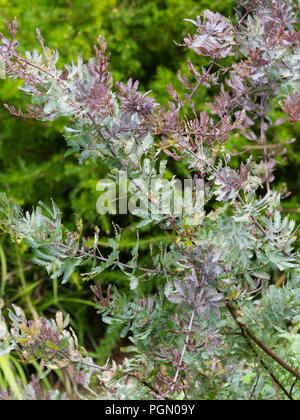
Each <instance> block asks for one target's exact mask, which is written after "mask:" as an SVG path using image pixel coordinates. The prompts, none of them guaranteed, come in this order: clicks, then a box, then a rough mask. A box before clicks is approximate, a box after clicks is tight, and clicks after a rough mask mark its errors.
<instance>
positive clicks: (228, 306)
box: [226, 302, 300, 379]
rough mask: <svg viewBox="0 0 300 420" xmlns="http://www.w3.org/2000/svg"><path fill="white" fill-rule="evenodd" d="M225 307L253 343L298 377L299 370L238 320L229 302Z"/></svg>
mask: <svg viewBox="0 0 300 420" xmlns="http://www.w3.org/2000/svg"><path fill="white" fill-rule="evenodd" d="M226 307H227V309H228V310H229V312H230V313H231V315H232V317H233V318H234V320H235V322H236V324H237V325H238V326H239V327H240V328H241V330H242V331H243V333H244V334H246V335H247V336H248V337H249V338H250V339H251V340H252V341H254V342H255V344H256V345H257V346H258V347H260V348H261V349H262V350H263V351H264V352H265V353H266V354H267V355H268V356H270V357H271V358H272V359H273V360H275V362H277V363H278V364H279V365H280V366H282V367H283V368H284V369H285V370H287V371H288V372H290V373H291V374H292V375H294V376H295V377H296V378H297V379H300V372H298V371H297V370H296V369H294V368H293V367H292V366H290V365H289V364H287V363H286V362H285V361H284V360H282V359H281V358H280V357H279V356H278V355H277V354H276V353H274V352H273V350H271V349H269V347H267V346H266V345H265V344H264V343H263V342H262V341H261V340H259V338H257V337H256V336H255V335H254V334H252V333H251V332H250V331H249V329H248V328H247V327H246V326H245V325H244V324H242V323H241V322H240V321H238V313H237V311H236V309H235V308H234V307H233V306H232V305H231V304H230V303H229V302H227V304H226Z"/></svg>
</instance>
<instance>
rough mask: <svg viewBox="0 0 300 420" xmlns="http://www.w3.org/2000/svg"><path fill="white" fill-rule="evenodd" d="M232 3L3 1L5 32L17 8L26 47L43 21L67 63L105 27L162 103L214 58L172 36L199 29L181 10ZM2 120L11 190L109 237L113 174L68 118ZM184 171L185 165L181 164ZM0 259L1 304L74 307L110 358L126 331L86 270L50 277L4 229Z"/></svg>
mask: <svg viewBox="0 0 300 420" xmlns="http://www.w3.org/2000/svg"><path fill="white" fill-rule="evenodd" d="M234 7H235V1H234V0H147V1H146V0H123V1H119V0H85V1H83V0H39V1H38V2H37V1H36V0H23V1H22V2H21V1H20V0H0V14H1V21H0V31H1V32H4V33H5V31H6V29H5V20H6V19H10V20H11V19H13V18H14V16H16V17H17V19H18V21H19V25H20V26H19V29H20V30H19V35H18V40H19V41H20V43H21V48H22V50H25V49H26V50H33V49H34V48H36V47H38V43H37V40H36V36H35V28H36V27H38V28H39V29H40V30H41V32H42V34H43V36H44V38H45V43H46V44H47V45H48V46H49V47H50V48H55V49H57V50H58V51H59V53H60V63H61V65H63V64H64V63H66V62H69V61H71V60H72V59H73V60H76V57H77V56H78V55H81V56H82V57H83V59H84V60H87V59H88V58H89V57H90V56H92V54H93V48H92V47H93V44H94V43H95V41H96V39H97V37H98V35H99V34H102V35H104V36H105V37H106V40H107V43H108V49H109V51H111V53H112V57H111V69H112V71H113V75H114V80H122V81H127V79H128V78H129V77H133V78H134V79H138V80H140V82H141V85H140V87H141V89H142V90H143V91H147V90H149V89H152V90H153V96H155V97H156V98H157V100H158V102H160V103H163V104H166V103H167V100H168V96H167V95H166V86H167V84H169V83H171V82H172V84H173V85H174V86H175V87H176V88H177V89H178V90H180V89H181V87H180V84H179V83H178V81H177V71H178V69H181V70H182V72H184V71H185V69H186V60H187V58H191V59H192V61H193V63H194V64H196V65H197V66H201V65H205V64H206V63H207V60H206V59H204V58H201V57H199V56H195V55H194V54H192V53H191V52H190V51H187V50H186V49H183V48H179V47H178V46H176V45H175V43H174V42H173V40H175V41H177V42H181V41H182V39H183V37H184V36H185V35H186V33H187V32H188V31H189V30H193V29H192V28H191V24H190V23H188V22H185V21H184V20H183V19H184V18H195V17H196V16H197V15H198V14H200V13H201V12H203V11H204V10H205V9H207V8H209V9H211V10H212V11H214V12H216V11H218V12H220V13H222V14H224V15H225V16H232V15H233V14H234ZM208 95H209V92H207V91H206V89H202V90H200V92H199V94H198V97H197V98H198V101H199V108H200V109H201V108H203V107H204V106H205V102H208V101H209V97H208ZM27 101H28V98H27V97H26V96H25V95H23V94H22V93H21V92H20V91H19V90H18V82H16V81H11V80H1V81H0V102H1V103H8V104H14V105H15V106H16V107H18V106H21V107H22V106H23V105H24V104H26V103H27ZM278 114H280V113H279V112H278ZM0 121H1V130H0V191H5V192H6V193H7V195H8V196H9V197H10V198H13V199H15V200H16V201H17V202H18V203H19V204H20V205H21V206H23V207H24V208H25V209H31V208H32V206H33V205H35V204H37V202H38V201H39V200H42V201H44V202H46V203H49V201H50V198H53V199H54V200H55V202H56V203H57V205H58V206H59V208H60V209H61V210H62V212H63V216H64V220H65V221H66V222H67V224H69V225H70V227H72V225H73V223H74V220H75V218H76V214H78V215H80V216H81V217H82V218H83V220H84V223H85V224H86V226H87V227H86V229H87V233H89V230H90V231H91V232H92V229H93V227H95V226H96V225H97V226H99V227H100V229H101V231H102V232H103V245H105V236H107V235H109V234H110V233H111V231H112V225H111V220H110V219H109V218H108V217H103V216H102V217H100V216H99V215H98V214H97V213H96V208H95V205H96V200H97V197H98V195H97V193H96V183H97V181H98V180H99V179H101V178H103V177H105V174H106V168H105V167H103V166H101V164H100V165H98V166H88V165H83V166H79V165H78V163H77V160H76V157H73V156H68V157H66V156H65V151H66V147H65V141H64V138H63V137H62V134H61V129H62V126H63V124H64V121H56V122H54V123H51V124H50V123H39V122H37V121H33V120H21V119H17V118H15V117H12V116H10V115H9V114H8V113H7V112H6V111H5V110H4V109H3V107H1V108H0ZM275 134H276V135H277V136H278V137H279V138H280V139H288V138H291V137H296V138H297V137H298V136H299V127H296V126H294V127H290V126H289V125H288V124H287V125H284V126H282V127H280V128H279V129H278V130H277V132H276V133H275ZM246 143H247V141H245V140H243V139H241V138H240V137H235V138H233V139H232V144H233V145H234V147H237V148H240V147H241V145H242V144H246ZM298 150H299V144H297V143H295V144H293V145H291V146H288V152H287V156H288V160H287V161H286V162H285V163H284V164H283V165H282V166H280V167H279V169H278V170H277V175H278V179H279V181H280V183H286V184H287V186H288V187H289V190H290V191H291V192H292V195H291V197H290V198H288V199H287V200H286V202H285V204H284V211H285V212H293V213H294V215H295V216H296V217H297V212H298V211H300V204H299V203H300V194H299V189H298V185H299V174H298V164H299V153H298ZM236 163H237V162H236ZM177 170H178V171H180V167H179V168H177ZM298 220H300V219H299V217H298ZM117 221H118V220H117ZM121 222H122V223H123V225H124V224H125V225H126V226H127V228H126V229H125V231H124V240H123V242H122V247H123V248H124V255H126V254H127V253H128V251H129V249H130V246H131V245H133V244H134V240H135V237H134V229H133V225H134V223H135V222H136V220H134V219H132V218H131V217H130V216H128V218H127V219H126V220H122V221H121ZM120 224H121V223H120ZM143 235H144V236H143V239H142V241H141V246H142V248H143V247H144V248H145V249H149V248H148V246H149V242H153V243H155V242H159V241H160V240H162V241H163V242H165V243H167V242H168V241H171V240H173V239H174V238H173V237H172V234H171V233H168V235H166V234H162V233H161V232H159V231H158V230H157V231H156V230H153V229H152V230H151V229H150V228H149V227H148V228H144V232H143ZM145 258H146V257H145ZM0 261H1V273H2V274H1V276H2V277H1V279H2V284H3V282H4V281H5V287H2V296H0V298H2V301H0V306H3V305H4V307H6V306H7V305H8V304H10V303H15V304H18V305H20V306H21V307H22V308H23V309H24V310H25V311H26V312H27V313H29V314H30V312H33V311H37V312H38V313H40V314H46V315H50V314H52V313H53V312H55V311H56V310H57V309H61V310H63V311H64V312H68V313H70V315H71V318H72V323H73V326H74V327H75V329H76V332H77V333H78V335H79V338H80V342H81V344H83V343H84V344H85V345H86V346H87V347H88V348H89V350H90V351H91V354H92V355H93V356H94V357H95V358H96V359H97V362H99V363H103V362H105V360H106V359H107V357H108V356H109V355H110V354H111V351H113V349H114V348H116V347H117V345H118V336H117V335H116V334H115V335H111V334H105V331H104V330H103V326H102V325H101V323H100V321H99V319H98V317H97V315H96V313H95V310H94V308H93V305H94V304H93V300H92V294H91V292H90V290H89V285H88V284H83V283H82V282H81V278H80V275H79V273H74V274H73V275H72V278H71V281H70V283H69V284H67V285H64V286H60V285H58V284H57V282H53V283H52V281H50V280H49V278H48V277H47V274H46V273H45V272H44V271H43V270H42V269H40V268H38V267H36V266H33V265H32V264H31V263H30V254H29V253H28V250H27V248H26V246H25V245H24V244H12V243H11V242H10V241H9V240H8V238H7V237H6V236H5V235H0ZM126 281H127V282H128V280H126V279H124V278H123V277H122V275H121V274H120V273H117V272H109V273H105V274H103V275H102V277H101V282H102V283H105V284H107V283H108V282H114V283H116V284H117V285H118V286H120V287H122V284H123V283H124V282H126ZM153 286H154V285H153V282H151V284H145V290H147V288H148V289H150V288H152V287H153ZM12 362H13V364H12V365H11V368H13V369H15V370H16V372H19V373H18V374H19V375H21V376H20V377H21V378H23V380H24V381H25V377H24V376H22V372H23V371H24V369H27V368H24V367H21V366H20V365H19V364H18V362H17V360H12ZM1 381H2V385H3V386H4V385H5V384H6V382H5V381H6V379H5V377H4V375H2V374H1V368H0V386H1Z"/></svg>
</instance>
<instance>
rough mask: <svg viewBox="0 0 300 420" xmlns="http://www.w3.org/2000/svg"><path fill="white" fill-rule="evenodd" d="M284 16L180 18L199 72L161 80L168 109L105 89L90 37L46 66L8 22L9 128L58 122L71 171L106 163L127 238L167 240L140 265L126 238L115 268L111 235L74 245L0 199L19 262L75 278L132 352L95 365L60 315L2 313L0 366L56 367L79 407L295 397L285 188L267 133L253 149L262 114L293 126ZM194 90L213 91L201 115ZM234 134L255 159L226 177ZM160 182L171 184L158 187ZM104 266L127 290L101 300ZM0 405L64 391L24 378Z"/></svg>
mask: <svg viewBox="0 0 300 420" xmlns="http://www.w3.org/2000/svg"><path fill="white" fill-rule="evenodd" d="M297 11H298V6H297V3H296V2H294V1H292V0H284V1H283V0H270V1H262V0H256V1H255V2H254V1H246V0H243V1H242V0H241V1H240V9H239V11H238V12H237V18H236V21H233V20H229V19H227V18H225V17H223V16H222V15H221V14H219V13H213V12H211V11H208V10H207V11H205V12H204V13H203V15H202V16H198V17H197V19H196V20H189V22H190V23H191V24H192V25H194V27H195V31H196V34H188V36H186V37H185V38H184V40H183V43H182V45H181V46H184V47H188V48H190V49H192V50H193V51H194V52H195V53H196V54H197V55H201V56H205V57H209V59H210V61H209V63H208V65H207V66H205V67H200V66H198V65H196V63H192V61H191V60H189V61H188V63H187V68H188V71H189V73H188V74H183V73H182V72H179V74H178V79H179V81H180V83H181V84H182V86H183V88H184V91H185V94H184V96H182V95H181V94H180V93H179V92H177V90H176V89H175V88H174V87H173V86H172V85H169V86H168V93H169V95H170V99H169V102H168V105H167V106H166V107H163V106H161V105H160V104H159V103H158V102H157V101H155V100H154V99H153V98H152V97H151V96H150V95H149V93H150V92H147V93H143V94H142V93H141V92H140V91H139V90H138V86H139V84H138V82H133V80H132V79H129V80H128V82H127V83H126V84H124V83H115V84H114V83H113V79H112V74H111V72H110V70H109V59H110V55H109V54H107V53H106V43H105V41H104V38H103V37H99V38H98V44H97V46H95V47H94V51H95V57H94V58H92V59H90V60H89V62H88V63H87V64H84V63H83V61H82V60H81V59H80V58H79V59H78V61H77V62H76V64H74V63H72V64H71V65H67V66H64V67H62V68H60V67H58V65H57V60H58V53H57V52H56V51H55V50H53V51H51V50H50V49H49V48H47V47H46V46H45V44H44V40H43V38H42V35H41V33H40V31H39V30H37V37H38V40H39V42H40V46H41V53H40V52H38V51H35V52H33V53H28V52H27V53H26V54H22V53H20V52H19V44H18V42H17V40H16V36H17V26H18V25H17V21H16V20H14V21H13V22H11V23H8V24H7V28H8V31H9V34H10V35H9V37H8V38H6V37H5V36H4V35H3V36H2V45H1V49H0V54H1V57H2V61H3V62H4V63H5V67H6V71H7V73H8V74H9V75H10V76H11V77H14V78H19V79H21V80H22V81H23V82H24V84H23V86H22V89H23V90H24V91H25V92H26V93H27V94H29V95H31V96H32V97H33V104H32V105H28V106H27V108H26V111H22V110H17V109H16V108H15V107H14V106H12V105H7V106H6V108H7V109H8V110H9V111H10V113H11V114H13V115H16V116H19V117H23V118H34V119H38V120H46V121H53V120H56V119H58V118H61V117H63V118H66V119H68V121H69V122H68V123H67V126H66V127H65V129H64V134H65V138H66V141H67V144H68V148H69V149H68V153H72V154H75V155H76V156H77V157H78V159H79V162H80V163H81V164H85V165H87V164H90V165H99V164H100V165H102V164H105V165H106V166H107V167H109V168H110V170H111V173H110V178H109V180H106V184H105V185H106V186H109V185H113V186H114V185H117V184H118V185H119V188H120V190H122V188H125V191H126V190H127V192H128V193H129V195H130V197H131V199H132V200H133V201H132V202H135V204H136V206H133V209H132V211H133V213H134V215H135V216H136V217H138V218H139V219H140V222H139V223H138V224H137V225H136V228H137V231H139V230H141V232H143V227H144V226H147V225H150V224H151V226H154V225H156V226H158V227H159V228H160V229H161V230H162V231H165V230H171V231H172V232H173V233H174V234H175V240H174V242H173V243H172V244H171V245H167V246H166V245H163V244H162V245H161V246H158V247H153V246H152V247H151V249H150V255H149V257H150V261H151V267H149V266H145V265H143V264H142V263H141V261H140V258H139V242H140V239H139V236H140V235H139V234H138V233H137V241H136V245H135V246H134V247H133V249H132V256H131V260H130V261H129V262H127V261H125V262H124V260H123V259H122V253H121V251H120V243H121V239H122V234H123V232H122V229H121V228H120V227H119V226H118V225H117V224H115V225H114V230H115V236H114V237H113V238H111V239H110V241H109V245H110V247H111V252H110V253H108V254H107V253H105V251H104V250H103V249H102V248H101V245H100V243H101V233H100V231H99V229H95V232H94V235H93V237H92V238H85V237H83V220H82V219H81V218H78V219H77V221H76V229H74V231H71V230H70V229H68V228H67V227H66V226H64V224H63V221H62V217H61V213H60V211H59V209H58V208H57V206H56V205H55V204H54V202H53V203H52V205H51V206H47V205H46V204H44V203H39V205H38V206H37V207H36V208H35V209H34V210H33V211H32V212H24V211H22V210H21V209H20V207H19V206H18V205H17V204H16V203H14V202H13V201H11V200H9V199H8V198H7V197H6V195H5V194H2V195H1V202H0V214H1V225H2V228H3V230H4V231H6V232H8V233H10V235H11V236H12V238H13V240H15V241H16V242H22V241H25V243H26V244H27V246H29V247H31V248H32V251H33V254H34V257H33V262H34V263H35V264H37V265H40V266H42V267H45V269H46V270H47V273H48V274H49V276H50V279H52V280H53V281H57V279H61V281H62V283H63V284H66V283H67V282H68V280H69V278H70V276H71V274H72V273H74V271H75V270H76V269H77V270H79V272H80V273H81V277H82V280H83V281H91V280H92V279H95V280H96V282H95V284H94V285H92V286H91V289H92V291H93V293H94V295H95V303H96V304H95V306H96V308H97V311H98V313H99V314H100V315H101V317H102V321H103V322H104V323H106V324H108V333H116V332H117V333H119V334H120V337H124V338H125V337H127V339H128V340H129V341H130V342H131V345H129V346H126V347H124V348H122V351H123V353H128V357H127V358H125V357H124V358H122V359H121V360H119V361H117V362H116V361H114V360H111V361H108V362H107V363H106V364H105V365H104V366H100V365H98V364H96V363H95V362H94V361H93V360H92V359H91V358H90V357H89V356H88V353H87V352H86V350H84V349H83V348H81V347H80V346H79V345H78V340H77V338H76V335H75V333H74V331H73V329H72V328H69V329H68V323H69V319H68V317H67V318H66V319H64V317H63V315H62V313H61V312H58V313H57V314H56V318H55V319H51V320H47V319H45V318H42V317H39V316H37V314H33V315H35V316H34V319H33V320H32V321H31V320H28V319H27V318H26V317H25V314H24V313H23V312H22V310H21V309H20V308H19V307H17V306H14V307H13V309H12V310H10V311H9V318H10V321H9V322H10V324H11V325H10V327H8V326H7V325H8V321H5V319H4V318H3V320H2V323H1V330H0V331H1V335H0V339H1V354H2V355H6V354H8V353H10V352H13V351H16V352H17V353H18V354H19V356H20V358H21V360H22V361H23V362H25V363H33V362H36V361H37V360H41V361H43V364H44V366H45V367H46V369H48V370H51V369H62V370H64V369H65V370H66V369H67V371H68V374H69V375H70V376H71V377H72V378H73V381H74V382H73V383H75V384H76V385H74V392H76V394H77V395H78V397H79V398H83V399H90V398H91V399H95V398H96V399H97V398H115V399H118V398H131V399H139V398H140V399H149V398H157V399H185V398H186V399H201V400H202V399H203V400H205V399H290V400H292V399H296V398H297V397H299V387H297V385H298V383H297V381H298V380H299V379H300V372H299V369H300V366H299V334H298V329H299V315H300V314H299V302H300V300H299V295H300V287H299V256H298V253H297V250H296V249H295V245H294V243H295V240H296V229H295V222H294V221H293V220H290V219H289V218H288V217H283V216H282V215H281V213H280V200H281V198H282V197H284V196H285V195H286V190H285V189H284V188H282V189H281V190H276V189H274V188H273V187H272V185H273V184H272V183H273V181H274V168H275V166H276V164H277V163H278V162H277V157H279V160H280V159H281V157H282V156H283V155H284V154H285V149H284V147H283V145H282V143H281V142H278V141H277V139H276V138H274V139H272V142H267V138H268V137H272V130H273V127H274V126H277V125H279V124H281V123H282V121H281V120H280V121H278V120H277V121H276V120H274V117H273V115H274V112H275V111H277V110H278V109H282V110H283V111H284V112H285V113H286V114H287V116H288V117H289V119H290V121H291V123H297V122H298V121H299V119H300V114H299V112H298V111H299V103H300V99H299V96H298V95H297V91H298V89H299V80H298V75H299V67H300V61H299V55H298V52H297V50H298V48H299V45H300V41H299V40H300V38H299V33H298V32H297V31H296V28H297V26H296V24H297ZM232 57H234V59H232ZM203 85H204V86H205V87H207V88H213V90H214V91H215V90H217V91H218V92H217V94H216V95H215V97H214V98H213V100H212V101H211V103H209V104H207V111H204V110H202V111H201V112H200V113H199V110H198V101H197V93H198V89H199V88H200V86H203ZM208 109H210V111H208ZM234 133H239V135H240V136H243V137H244V138H246V139H249V140H250V141H252V142H256V144H257V146H258V148H259V150H262V155H261V156H260V158H259V159H258V161H257V162H256V161H255V160H254V159H253V158H251V157H250V158H248V159H247V160H245V162H242V163H241V164H240V166H239V167H238V168H235V167H234V165H232V153H230V152H229V150H228V149H227V147H226V142H227V139H228V138H229V137H230V136H231V135H232V134H234ZM288 141H289V140H288V139H286V142H288ZM174 161H175V162H177V161H180V162H181V165H182V166H183V167H184V168H185V174H186V173H188V174H189V179H188V181H189V182H188V183H187V185H188V187H187V188H186V191H184V192H185V193H187V194H188V200H185V202H184V205H183V206H179V207H181V209H183V212H182V211H178V205H179V204H178V203H180V202H181V198H182V196H181V194H180V193H178V190H176V189H175V179H173V178H172V177H171V180H170V172H171V171H170V170H169V168H170V167H172V162H174ZM124 173H126V176H127V178H126V182H125V183H124V184H122V183H121V182H120V179H121V177H122V176H123V174H124ZM167 179H169V180H170V183H169V184H168V186H171V189H167V188H165V186H166V183H165V182H164V180H167ZM153 180H155V181H156V183H155V187H154V189H153V188H152V189H150V190H149V188H148V187H149V184H151V182H152V181H153ZM108 190H109V191H108V193H107V195H105V200H102V204H104V203H106V204H107V202H108V206H107V205H106V207H105V206H104V207H105V208H103V206H102V208H101V209H100V210H101V211H102V210H105V209H106V210H108V208H111V209H112V212H113V213H114V212H115V211H116V207H115V204H114V203H115V202H114V199H115V197H113V199H112V200H110V195H109V194H110V193H111V192H112V191H113V189H110V187H108ZM170 191H171V192H170ZM121 192H122V191H121ZM170 194H173V195H174V196H175V200H170V202H171V205H169V201H168V200H169V198H170ZM120 197H122V194H120ZM164 200H166V201H164ZM100 201H101V200H100ZM166 202H167V204H168V205H166ZM149 209H150V211H149ZM122 211H123V209H122V208H121V200H120V202H119V212H120V213H122ZM105 270H110V271H111V270H120V272H121V273H122V274H123V275H124V276H126V277H127V278H128V281H127V287H126V289H125V290H122V291H120V290H118V289H117V287H116V286H115V285H109V286H108V287H107V290H106V291H105V292H104V291H103V288H104V287H103V284H101V279H102V276H103V272H104V271H105ZM278 273H280V279H278V281H276V276H277V275H278ZM153 279H155V282H156V284H157V290H155V291H152V290H151V291H146V288H145V287H144V286H143V283H144V282H147V281H151V280H153ZM275 281H276V283H275ZM47 372H48V371H46V373H47ZM13 385H16V384H13ZM17 386H18V385H17ZM15 388H16V386H15ZM3 398H30V399H51V398H65V396H64V395H62V394H60V393H59V392H58V391H54V390H53V389H52V390H49V391H48V393H47V394H46V392H45V391H44V390H43V389H42V387H41V385H40V384H39V381H38V379H37V378H33V381H32V383H31V384H30V385H29V386H27V387H23V388H22V389H21V390H20V391H19V392H18V393H17V392H14V391H13V386H12V389H11V390H10V391H4V392H3Z"/></svg>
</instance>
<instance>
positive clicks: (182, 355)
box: [170, 311, 195, 392]
mask: <svg viewBox="0 0 300 420" xmlns="http://www.w3.org/2000/svg"><path fill="white" fill-rule="evenodd" d="M194 317H195V311H193V312H192V315H191V319H190V323H189V327H188V332H187V334H186V339H185V343H184V346H183V349H182V352H181V356H180V360H179V364H178V367H177V370H176V373H175V376H174V380H173V385H172V387H171V390H170V392H172V391H173V390H174V387H175V385H176V384H177V380H178V376H179V372H180V370H181V369H180V367H181V364H182V362H183V358H184V355H185V352H186V349H187V342H188V339H189V333H190V332H191V330H192V327H193V322H194Z"/></svg>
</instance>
